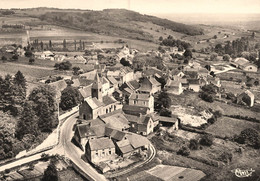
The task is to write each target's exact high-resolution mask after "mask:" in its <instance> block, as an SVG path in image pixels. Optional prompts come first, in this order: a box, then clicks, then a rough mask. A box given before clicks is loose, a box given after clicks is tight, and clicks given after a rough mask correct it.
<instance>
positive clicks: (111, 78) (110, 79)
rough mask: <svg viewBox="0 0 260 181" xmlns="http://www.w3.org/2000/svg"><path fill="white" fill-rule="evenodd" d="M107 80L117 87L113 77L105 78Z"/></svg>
mask: <svg viewBox="0 0 260 181" xmlns="http://www.w3.org/2000/svg"><path fill="white" fill-rule="evenodd" d="M107 79H108V80H109V82H110V83H111V84H113V85H117V84H118V82H117V80H116V79H115V78H114V77H112V76H109V77H107Z"/></svg>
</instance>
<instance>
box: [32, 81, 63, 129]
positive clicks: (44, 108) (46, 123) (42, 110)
mask: <svg viewBox="0 0 260 181" xmlns="http://www.w3.org/2000/svg"><path fill="white" fill-rule="evenodd" d="M29 100H30V101H32V102H33V103H34V110H35V113H36V115H37V116H38V117H39V120H38V126H39V128H40V130H41V131H50V130H51V128H54V127H56V126H57V124H58V120H57V115H56V111H57V102H56V92H55V90H54V89H53V88H52V87H51V86H48V85H44V86H38V87H36V88H34V89H33V90H32V92H31V93H30V95H29Z"/></svg>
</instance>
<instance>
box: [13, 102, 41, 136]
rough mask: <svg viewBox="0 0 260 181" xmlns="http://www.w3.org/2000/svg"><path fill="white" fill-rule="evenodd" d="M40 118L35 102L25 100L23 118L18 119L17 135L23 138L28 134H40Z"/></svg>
mask: <svg viewBox="0 0 260 181" xmlns="http://www.w3.org/2000/svg"><path fill="white" fill-rule="evenodd" d="M38 119H39V118H38V116H37V115H36V112H35V111H34V103H33V102H32V101H27V102H25V104H24V109H23V112H22V114H21V118H20V120H19V121H18V124H17V128H16V136H17V137H18V139H22V138H23V136H24V135H26V134H33V135H34V136H38V134H39V128H38Z"/></svg>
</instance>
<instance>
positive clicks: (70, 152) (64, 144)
mask: <svg viewBox="0 0 260 181" xmlns="http://www.w3.org/2000/svg"><path fill="white" fill-rule="evenodd" d="M77 117H78V113H76V114H74V115H72V116H70V117H69V118H68V119H67V120H66V121H65V122H64V123H63V125H62V126H61V128H60V131H61V132H60V141H59V144H58V146H57V147H56V148H55V149H56V153H57V154H60V155H65V157H67V158H69V159H70V160H71V161H72V162H73V163H75V165H77V166H78V167H79V168H80V169H81V170H82V171H83V172H85V173H86V174H87V175H88V176H90V177H91V178H92V179H93V180H96V181H102V180H106V178H105V177H104V176H103V175H101V174H99V173H98V172H97V171H96V170H95V169H94V168H93V167H92V166H91V165H90V164H89V163H87V162H85V161H83V160H82V159H81V156H82V155H83V154H84V152H83V151H82V150H80V149H79V148H78V147H76V146H75V145H74V144H73V143H72V142H71V139H72V137H73V134H74V132H73V131H72V129H73V126H74V124H75V123H76V121H77Z"/></svg>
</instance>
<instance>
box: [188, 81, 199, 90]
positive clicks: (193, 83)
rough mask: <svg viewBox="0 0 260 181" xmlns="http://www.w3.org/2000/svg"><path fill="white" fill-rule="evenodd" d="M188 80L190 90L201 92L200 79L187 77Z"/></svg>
mask: <svg viewBox="0 0 260 181" xmlns="http://www.w3.org/2000/svg"><path fill="white" fill-rule="evenodd" d="M187 80H188V84H189V87H188V89H189V90H192V91H194V92H199V91H200V81H199V79H187Z"/></svg>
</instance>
